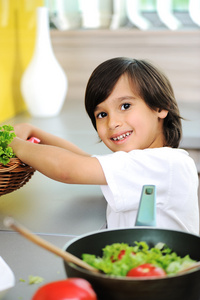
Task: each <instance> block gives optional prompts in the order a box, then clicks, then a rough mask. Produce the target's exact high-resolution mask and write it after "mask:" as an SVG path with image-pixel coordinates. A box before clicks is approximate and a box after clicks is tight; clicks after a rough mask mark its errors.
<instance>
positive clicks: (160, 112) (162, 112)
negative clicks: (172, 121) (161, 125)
mask: <svg viewBox="0 0 200 300" xmlns="http://www.w3.org/2000/svg"><path fill="white" fill-rule="evenodd" d="M157 113H158V117H159V118H160V119H164V118H166V116H167V115H168V110H166V109H161V108H158V110H157Z"/></svg>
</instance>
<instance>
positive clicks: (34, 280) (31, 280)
mask: <svg viewBox="0 0 200 300" xmlns="http://www.w3.org/2000/svg"><path fill="white" fill-rule="evenodd" d="M43 281H44V278H42V277H40V276H33V275H30V276H29V284H36V283H41V282H43Z"/></svg>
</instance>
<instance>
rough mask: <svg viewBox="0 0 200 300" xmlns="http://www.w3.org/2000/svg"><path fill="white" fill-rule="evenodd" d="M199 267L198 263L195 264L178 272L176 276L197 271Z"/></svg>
mask: <svg viewBox="0 0 200 300" xmlns="http://www.w3.org/2000/svg"><path fill="white" fill-rule="evenodd" d="M199 267H200V261H197V262H195V263H194V264H193V265H191V266H189V267H187V268H185V269H183V270H181V271H179V272H178V274H184V273H187V272H188V271H191V270H194V269H198V268H199Z"/></svg>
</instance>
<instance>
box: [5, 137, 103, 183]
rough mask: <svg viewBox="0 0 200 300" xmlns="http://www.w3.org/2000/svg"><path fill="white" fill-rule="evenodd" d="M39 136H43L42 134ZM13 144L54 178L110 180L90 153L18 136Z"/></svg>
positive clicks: (21, 156)
mask: <svg viewBox="0 0 200 300" xmlns="http://www.w3.org/2000/svg"><path fill="white" fill-rule="evenodd" d="M38 137H39V138H42V134H41V135H40V136H38ZM56 143H57V144H58V145H59V142H56ZM10 146H11V147H12V148H13V150H14V153H15V154H16V156H17V157H18V158H19V159H20V160H21V161H23V162H24V163H25V164H27V165H30V166H32V167H33V168H34V169H36V170H38V171H39V172H41V173H43V174H44V175H46V176H48V177H50V178H52V179H54V180H57V181H60V182H64V183H72V184H97V185H105V184H107V182H106V179H105V175H104V173H103V170H102V167H101V165H100V163H99V161H98V160H97V158H95V157H90V156H89V155H88V154H87V155H86V154H79V153H77V152H78V151H77V152H76V151H73V152H71V151H69V150H66V149H63V148H60V147H57V146H52V145H42V144H33V143H30V142H27V141H24V140H22V139H19V138H14V140H13V141H12V142H11V144H10ZM69 148H70V147H69ZM72 148H73V147H72Z"/></svg>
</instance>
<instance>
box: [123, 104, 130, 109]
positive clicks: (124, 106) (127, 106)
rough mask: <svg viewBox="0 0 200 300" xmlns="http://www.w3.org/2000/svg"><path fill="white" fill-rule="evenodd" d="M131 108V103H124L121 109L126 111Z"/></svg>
mask: <svg viewBox="0 0 200 300" xmlns="http://www.w3.org/2000/svg"><path fill="white" fill-rule="evenodd" d="M129 107H130V104H129V103H124V104H122V106H121V109H122V110H126V109H128V108H129Z"/></svg>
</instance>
